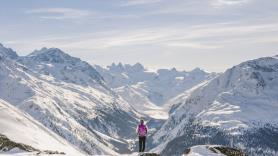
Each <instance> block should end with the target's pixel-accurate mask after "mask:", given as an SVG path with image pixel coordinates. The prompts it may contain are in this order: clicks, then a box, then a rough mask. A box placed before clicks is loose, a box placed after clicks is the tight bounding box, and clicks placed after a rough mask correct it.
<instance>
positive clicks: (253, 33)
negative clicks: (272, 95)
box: [0, 0, 278, 72]
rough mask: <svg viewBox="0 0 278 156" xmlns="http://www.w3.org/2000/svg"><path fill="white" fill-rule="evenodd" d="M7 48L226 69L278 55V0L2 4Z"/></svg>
mask: <svg viewBox="0 0 278 156" xmlns="http://www.w3.org/2000/svg"><path fill="white" fill-rule="evenodd" d="M0 43H2V44H3V45H4V46H6V47H10V48H12V49H14V50H15V51H17V53H18V54H19V55H27V54H29V53H31V52H32V51H33V50H35V49H41V48H42V47H49V48H50V47H56V48H60V49H62V50H63V51H65V52H67V53H69V54H70V55H72V56H75V57H79V58H81V59H83V60H85V61H88V62H90V63H92V64H98V65H103V66H106V65H110V64H111V63H113V62H115V63H118V62H122V63H123V64H135V63H137V62H140V63H142V64H143V65H144V66H145V67H147V68H149V69H158V68H172V67H175V68H177V69H179V70H192V69H194V68H196V67H200V68H201V69H204V70H207V71H211V72H223V71H225V70H226V69H227V68H230V67H232V66H234V65H236V64H239V63H241V62H243V61H246V60H250V59H255V58H259V57H264V56H274V55H277V54H278V1H277V0H1V5H0Z"/></svg>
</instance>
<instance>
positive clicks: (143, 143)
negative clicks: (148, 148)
mask: <svg viewBox="0 0 278 156" xmlns="http://www.w3.org/2000/svg"><path fill="white" fill-rule="evenodd" d="M145 143H146V137H143V138H142V152H144V151H145Z"/></svg>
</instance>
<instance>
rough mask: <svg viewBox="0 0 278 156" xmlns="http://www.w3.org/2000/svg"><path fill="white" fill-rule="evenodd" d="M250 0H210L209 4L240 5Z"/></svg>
mask: <svg viewBox="0 0 278 156" xmlns="http://www.w3.org/2000/svg"><path fill="white" fill-rule="evenodd" d="M250 1H251V0H211V5H212V6H215V7H221V6H233V5H242V4H245V3H248V2H250Z"/></svg>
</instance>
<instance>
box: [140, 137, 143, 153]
mask: <svg viewBox="0 0 278 156" xmlns="http://www.w3.org/2000/svg"><path fill="white" fill-rule="evenodd" d="M142 143H143V142H142V138H141V137H139V152H142Z"/></svg>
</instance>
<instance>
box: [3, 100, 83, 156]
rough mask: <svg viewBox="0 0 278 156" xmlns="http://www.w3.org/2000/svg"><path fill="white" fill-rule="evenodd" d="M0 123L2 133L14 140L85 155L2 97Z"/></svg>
mask: <svg viewBox="0 0 278 156" xmlns="http://www.w3.org/2000/svg"><path fill="white" fill-rule="evenodd" d="M0 125H1V126H0V134H2V135H5V136H7V137H8V138H9V139H11V140H12V141H15V142H18V143H24V144H27V145H30V146H32V147H34V148H37V149H40V150H52V151H60V152H65V153H66V154H67V155H72V156H75V155H84V154H82V153H81V152H79V151H78V150H77V149H76V148H74V147H73V146H72V145H71V144H69V143H68V142H67V141H66V140H64V139H63V138H61V137H60V136H58V135H57V134H55V133H53V132H52V131H50V130H49V129H47V128H45V127H44V126H43V125H42V124H40V123H39V122H37V121H35V120H34V119H33V118H32V117H31V116H29V115H28V114H25V113H22V112H21V111H20V110H18V109H17V108H15V107H14V106H12V105H11V104H9V103H7V102H5V101H3V100H2V99H0ZM0 153H1V152H0Z"/></svg>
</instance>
